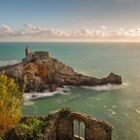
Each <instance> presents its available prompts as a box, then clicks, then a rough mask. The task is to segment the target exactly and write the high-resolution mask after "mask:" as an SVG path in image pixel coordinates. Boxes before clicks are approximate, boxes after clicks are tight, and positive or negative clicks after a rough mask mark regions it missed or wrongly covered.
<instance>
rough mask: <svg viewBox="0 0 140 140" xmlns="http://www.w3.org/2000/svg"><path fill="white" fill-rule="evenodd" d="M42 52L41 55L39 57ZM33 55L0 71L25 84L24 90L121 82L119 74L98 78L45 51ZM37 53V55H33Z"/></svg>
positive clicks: (51, 89)
mask: <svg viewBox="0 0 140 140" xmlns="http://www.w3.org/2000/svg"><path fill="white" fill-rule="evenodd" d="M41 53H43V57H41ZM33 54H34V57H32V59H28V61H23V62H21V63H18V64H15V65H10V66H5V67H1V68H0V73H2V71H3V70H5V73H6V74H7V75H8V76H10V77H12V78H14V79H15V80H16V81H17V82H18V83H19V84H21V85H22V84H25V85H26V91H27V92H30V91H36V92H41V91H43V90H45V89H49V90H50V91H55V90H56V89H57V87H63V86H64V85H73V86H97V85H105V84H121V83H122V79H121V77H120V76H119V75H116V74H114V73H110V74H109V76H107V77H105V78H102V79H98V78H94V77H90V76H85V75H82V74H79V73H77V72H75V71H74V70H73V69H72V68H71V67H69V66H67V65H65V64H64V63H62V62H60V61H59V60H57V59H54V58H52V57H48V56H47V57H45V56H44V54H45V52H39V53H37V52H35V53H33ZM36 54H37V56H35V55H36Z"/></svg>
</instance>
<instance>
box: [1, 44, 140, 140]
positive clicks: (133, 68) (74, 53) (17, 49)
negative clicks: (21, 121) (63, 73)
mask: <svg viewBox="0 0 140 140" xmlns="http://www.w3.org/2000/svg"><path fill="white" fill-rule="evenodd" d="M25 45H28V46H29V47H30V49H31V50H32V51H37V50H44V51H49V52H50V54H51V56H53V57H55V58H57V59H59V60H61V61H63V62H64V63H66V64H68V65H70V66H72V67H73V68H74V69H75V70H76V71H78V72H81V73H83V74H86V75H91V76H96V77H104V76H107V75H108V74H109V73H110V72H115V73H117V74H119V75H121V76H122V78H123V85H122V86H119V87H111V86H104V87H96V88H94V87H92V88H86V87H67V89H68V90H69V91H68V93H65V94H64V93H62V91H61V90H59V91H58V93H57V94H54V93H49V92H48V93H46V94H48V97H45V98H41V99H37V100H34V101H32V102H30V104H25V105H24V107H23V114H24V115H25V114H28V115H34V114H38V115H42V114H43V115H46V114H48V113H49V112H50V111H53V110H56V109H58V108H60V107H71V108H72V110H74V111H80V112H83V113H87V114H89V115H93V116H95V117H97V118H99V119H103V120H106V121H108V122H110V123H111V124H112V125H113V127H114V130H113V140H140V44H139V43H0V65H1V66H2V65H7V64H12V63H16V62H19V61H21V59H22V58H23V57H24V49H25Z"/></svg>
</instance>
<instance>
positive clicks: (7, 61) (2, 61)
mask: <svg viewBox="0 0 140 140" xmlns="http://www.w3.org/2000/svg"><path fill="white" fill-rule="evenodd" d="M16 63H18V60H0V66H6V65H12V64H16Z"/></svg>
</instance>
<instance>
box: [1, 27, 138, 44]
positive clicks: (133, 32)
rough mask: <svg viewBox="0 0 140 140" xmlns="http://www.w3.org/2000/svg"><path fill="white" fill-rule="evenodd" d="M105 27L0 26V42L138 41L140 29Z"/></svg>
mask: <svg viewBox="0 0 140 140" xmlns="http://www.w3.org/2000/svg"><path fill="white" fill-rule="evenodd" d="M108 29H109V27H108V28H107V27H106V26H104V25H103V26H101V27H100V28H99V29H88V28H79V30H76V31H71V32H67V31H64V30H61V29H54V28H46V27H40V26H35V25H32V24H24V25H23V27H22V28H20V29H14V28H12V27H10V26H8V25H1V26H0V41H26V40H27V41H49V40H79V39H80V40H91V41H97V40H98V41H100V40H101V41H115V40H130V41H136V40H139V39H140V28H139V27H138V28H132V29H128V30H125V29H124V28H123V27H120V28H119V29H117V30H116V31H110V30H108Z"/></svg>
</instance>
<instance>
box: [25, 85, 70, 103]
mask: <svg viewBox="0 0 140 140" xmlns="http://www.w3.org/2000/svg"><path fill="white" fill-rule="evenodd" d="M69 90H70V89H69V87H68V86H65V87H64V88H57V90H56V91H54V92H50V91H48V90H46V91H44V92H33V93H25V94H24V96H23V101H24V105H33V104H34V102H33V100H35V99H39V98H47V97H52V96H54V95H56V94H60V95H68V94H69Z"/></svg>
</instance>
